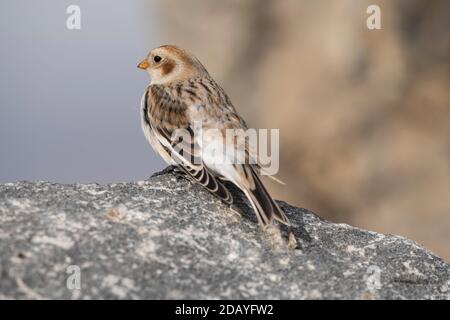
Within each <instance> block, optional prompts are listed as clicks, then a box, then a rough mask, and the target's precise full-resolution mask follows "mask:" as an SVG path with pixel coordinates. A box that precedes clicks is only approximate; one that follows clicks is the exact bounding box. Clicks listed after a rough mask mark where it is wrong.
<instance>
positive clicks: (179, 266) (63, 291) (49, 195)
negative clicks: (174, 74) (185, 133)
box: [0, 173, 450, 299]
mask: <svg viewBox="0 0 450 320" xmlns="http://www.w3.org/2000/svg"><path fill="white" fill-rule="evenodd" d="M280 205H281V206H282V208H283V209H284V210H285V211H286V213H287V215H288V217H289V219H290V220H291V222H292V224H293V229H292V231H293V233H294V235H295V237H296V239H297V247H296V248H295V249H292V248H288V247H287V246H286V245H285V244H284V243H285V242H284V241H281V240H282V239H285V238H286V237H287V234H288V230H286V228H282V230H281V234H280V233H277V232H276V231H275V230H271V231H270V232H262V231H261V229H260V228H259V227H258V225H257V223H256V219H255V217H254V215H253V214H252V212H251V210H249V208H248V207H247V206H246V203H245V202H243V201H240V202H238V207H239V208H241V211H243V212H242V216H241V215H239V214H238V213H237V212H236V211H233V210H231V209H230V208H228V207H227V206H225V205H224V204H222V203H221V202H219V201H218V200H216V199H215V198H214V197H213V196H211V195H210V194H209V193H207V192H206V191H204V190H203V189H202V188H201V187H199V186H197V185H193V184H191V183H190V182H188V181H187V180H185V179H180V178H177V177H176V176H174V175H173V174H171V173H164V174H161V175H158V176H155V177H152V178H151V179H149V180H147V181H141V182H135V183H115V184H109V185H98V184H85V185H81V184H74V185H62V184H55V183H48V182H36V183H34V182H33V183H31V182H18V183H8V184H3V185H0V299H9V298H12V299H17V298H18V299H22V298H31V299H41V298H43V299H52V298H68V299H92V298H94V299H95V298H101V299H125V298H131V299H185V298H190V299H203V298H206V299H212V298H218V299H220V298H224V299H231V298H232V299H250V298H251V299H253V298H256V299H347V298H350V299H448V298H449V297H450V290H449V286H450V280H449V279H450V270H449V265H448V264H447V263H446V262H444V261H443V260H442V259H440V258H439V257H437V256H436V255H434V254H433V253H431V252H430V251H428V250H426V249H424V248H423V247H421V246H419V245H418V244H416V243H415V242H413V241H411V240H407V239H405V238H403V237H400V236H394V235H384V234H379V233H375V232H370V231H366V230H361V229H358V228H354V227H351V226H348V225H345V224H335V223H331V222H328V221H325V220H323V219H321V218H319V217H318V216H317V215H315V214H314V213H312V212H310V211H308V210H305V209H300V208H295V207H292V206H289V205H287V204H285V203H283V202H281V203H280ZM78 275H80V278H79V280H80V281H79V282H78V281H77V280H78V278H77V276H78ZM78 285H79V286H80V289H77V287H78Z"/></svg>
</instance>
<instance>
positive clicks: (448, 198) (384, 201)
mask: <svg viewBox="0 0 450 320" xmlns="http://www.w3.org/2000/svg"><path fill="white" fill-rule="evenodd" d="M71 4H76V5H79V6H80V8H81V30H72V31H71V30H68V29H67V28H66V19H67V17H68V15H67V14H66V8H67V7H68V6H69V5H71ZM370 4H377V5H379V6H380V7H381V18H382V29H381V30H368V29H367V27H366V19H367V17H368V15H367V13H366V9H367V7H368V6H369V5H370ZM0 18H1V19H0V26H1V28H0V43H1V50H0V70H1V72H0V182H8V181H17V180H50V181H55V182H65V183H69V182H100V183H106V182H112V181H115V182H117V181H132V180H142V179H145V178H147V177H149V176H150V174H151V173H152V172H154V171H156V170H159V169H162V168H163V167H164V163H163V162H162V161H161V160H160V159H159V157H158V156H157V155H156V154H154V153H153V152H152V150H151V149H150V147H149V146H148V145H147V142H146V141H145V138H144V136H143V134H142V133H141V129H140V118H139V101H140V98H141V95H142V93H143V91H144V89H145V87H146V85H147V83H148V78H147V75H146V74H145V73H143V72H139V71H138V70H137V69H136V64H137V63H138V62H139V61H140V59H142V58H143V57H145V55H146V53H147V51H148V50H149V49H151V48H153V47H156V46H159V45H161V44H168V43H170V44H178V45H180V46H182V47H186V48H187V49H189V50H190V51H192V52H194V53H195V54H196V55H197V56H198V58H199V59H200V60H201V61H202V62H203V63H204V65H205V66H206V67H207V68H208V70H209V71H210V73H211V75H212V76H213V77H214V78H215V79H216V80H217V81H218V82H219V83H220V84H222V86H223V87H224V88H225V90H226V91H227V92H228V94H229V95H230V96H231V98H232V100H233V102H234V104H235V106H236V107H237V109H238V110H239V111H240V113H241V114H242V115H243V116H244V117H245V118H246V119H247V122H248V123H249V125H250V126H253V127H260V128H280V140H281V146H280V151H281V154H280V160H281V165H280V174H279V175H278V176H279V178H281V179H282V180H284V181H285V182H286V183H287V186H277V185H276V184H272V183H270V182H269V181H267V184H268V187H269V188H270V189H271V191H272V192H273V193H274V196H275V197H276V198H278V199H282V200H285V201H288V202H290V203H291V204H295V205H298V206H301V207H305V208H309V209H312V210H313V211H315V212H317V213H318V214H319V215H321V216H322V217H324V218H327V219H330V220H332V221H336V222H345V223H349V224H352V225H356V226H359V227H363V228H366V229H371V230H375V231H379V232H384V233H395V234H400V235H403V236H406V237H409V238H411V239H414V240H416V241H418V242H419V243H421V244H423V245H425V246H426V247H428V248H430V249H432V250H433V251H434V252H436V253H437V254H439V255H441V256H442V257H443V258H445V259H446V260H447V261H449V260H450V1H446V0H395V1H392V0H391V1H364V0H337V1H329V0H316V1H307V0H305V1H298V0H284V1H276V0H246V1H239V0H226V1H225V0H224V1H207V0H195V1H192V0H183V1H182V0H179V1H174V0H170V1H167V0H164V1H163V0H159V1H158V0H157V1H144V0H131V1H126V2H125V1H120V2H118V1H117V2H114V3H113V2H111V1H107V0H95V1H89V0H72V1H62V0H58V1H56V0H53V1H51V0H43V1H39V2H37V1H32V0H19V1H15V0H14V1H13V0H5V1H2V2H1V3H0Z"/></svg>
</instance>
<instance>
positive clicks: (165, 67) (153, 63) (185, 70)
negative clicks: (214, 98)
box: [138, 45, 207, 84]
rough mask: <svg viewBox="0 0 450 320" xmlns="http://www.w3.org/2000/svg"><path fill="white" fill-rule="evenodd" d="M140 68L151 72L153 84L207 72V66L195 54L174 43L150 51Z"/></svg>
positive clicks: (193, 76)
mask: <svg viewBox="0 0 450 320" xmlns="http://www.w3.org/2000/svg"><path fill="white" fill-rule="evenodd" d="M138 68H140V69H143V70H146V71H147V72H148V73H149V75H150V79H151V84H167V83H171V82H174V81H181V80H186V79H191V78H196V77H201V76H203V75H205V74H207V71H206V69H205V67H203V65H202V64H201V63H200V61H199V60H198V59H197V58H196V57H195V56H194V55H192V54H190V53H189V52H187V51H185V50H183V49H181V48H180V47H177V46H172V45H165V46H161V47H158V48H156V49H153V50H152V51H150V53H149V54H148V55H147V58H145V59H144V60H142V61H141V63H139V65H138Z"/></svg>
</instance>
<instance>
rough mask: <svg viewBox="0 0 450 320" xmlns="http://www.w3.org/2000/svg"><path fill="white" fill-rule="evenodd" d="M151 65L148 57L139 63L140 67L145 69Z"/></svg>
mask: <svg viewBox="0 0 450 320" xmlns="http://www.w3.org/2000/svg"><path fill="white" fill-rule="evenodd" d="M149 66H150V64H149V63H148V61H147V59H145V60H142V61H141V63H139V64H138V68H139V69H142V70H145V69H147V68H148V67H149Z"/></svg>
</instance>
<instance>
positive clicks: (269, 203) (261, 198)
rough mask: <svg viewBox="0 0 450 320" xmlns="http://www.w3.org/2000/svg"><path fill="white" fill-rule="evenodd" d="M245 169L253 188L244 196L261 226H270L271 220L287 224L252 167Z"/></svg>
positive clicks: (286, 219) (283, 215) (281, 211)
mask: <svg viewBox="0 0 450 320" xmlns="http://www.w3.org/2000/svg"><path fill="white" fill-rule="evenodd" d="M246 169H248V171H250V172H249V173H250V174H251V178H252V179H253V181H254V187H253V188H250V189H247V190H246V194H247V197H248V198H249V200H250V202H251V204H252V206H253V208H254V209H255V211H256V214H257V217H258V220H259V222H260V223H261V225H262V226H263V227H265V226H267V225H268V224H270V223H271V222H272V220H273V219H275V220H277V221H279V222H281V223H283V224H289V220H288V218H287V217H286V215H285V214H284V212H283V210H281V208H280V207H279V206H278V204H277V203H276V202H275V201H274V200H273V199H272V197H271V196H270V194H269V193H268V192H267V189H266V188H265V187H264V185H263V183H262V181H261V180H260V179H259V177H258V174H257V173H256V172H255V170H254V169H253V168H252V167H247V168H246ZM248 171H247V172H248Z"/></svg>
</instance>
